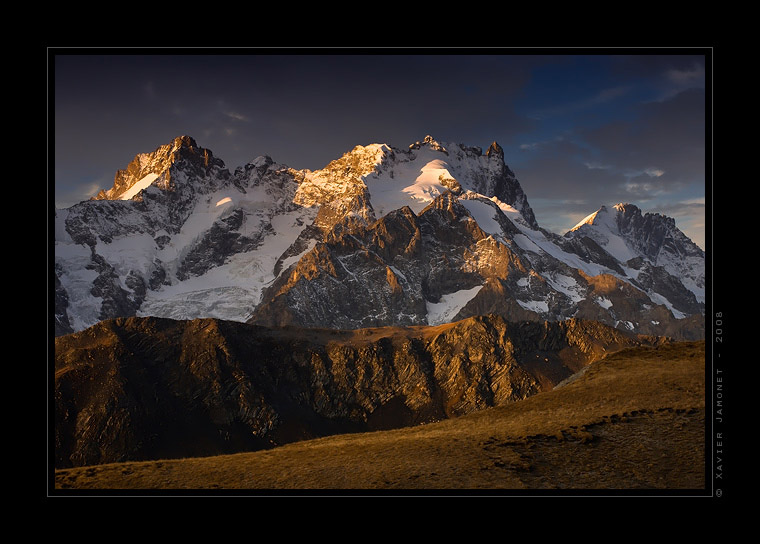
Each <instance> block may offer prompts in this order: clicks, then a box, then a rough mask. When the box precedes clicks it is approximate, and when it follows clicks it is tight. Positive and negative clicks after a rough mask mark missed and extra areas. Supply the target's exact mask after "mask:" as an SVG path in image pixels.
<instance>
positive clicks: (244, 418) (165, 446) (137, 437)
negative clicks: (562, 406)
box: [54, 316, 645, 467]
mask: <svg viewBox="0 0 760 544" xmlns="http://www.w3.org/2000/svg"><path fill="white" fill-rule="evenodd" d="M642 341H645V339H643V338H638V337H635V336H632V335H627V334H624V333H622V332H621V331H617V330H615V329H612V328H610V327H606V326H604V325H601V324H599V323H593V322H583V321H579V320H568V321H565V322H561V323H548V322H546V323H537V322H520V323H508V322H506V321H504V320H503V319H502V318H500V317H497V316H486V317H475V318H470V319H466V320H463V321H460V322H457V323H451V324H446V325H441V326H437V327H413V328H380V329H364V330H359V331H338V330H326V329H307V330H302V329H293V328H264V327H259V326H254V325H246V324H242V323H234V322H228V321H219V320H212V319H203V320H194V321H174V320H168V319H158V318H128V319H115V320H107V321H103V322H101V323H99V324H97V325H96V326H94V327H91V328H89V329H87V330H84V331H82V332H79V333H74V334H70V335H67V336H62V337H59V338H57V339H56V342H55V392H54V399H55V425H54V428H55V464H56V466H57V467H66V466H82V465H91V464H99V463H108V462H116V461H126V460H139V459H156V458H169V457H188V456H196V455H213V454H218V453H225V452H227V453H229V452H235V451H249V450H254V449H261V448H267V447H271V446H275V445H279V444H284V443H287V442H292V441H295V440H300V439H305V438H311V437H316V436H324V435H327V434H333V433H345V432H352V431H366V430H376V429H388V428H393V427H399V426H404V425H412V424H418V423H424V422H429V421H433V420H437V419H441V418H446V417H452V416H457V415H462V414H465V413H469V412H472V411H475V410H479V409H482V408H485V407H488V406H494V405H500V404H505V403H509V402H513V401H516V400H520V399H524V398H526V397H529V396H531V395H533V394H535V393H537V392H539V391H542V390H547V389H550V388H551V387H553V385H555V384H557V383H559V382H560V381H561V380H564V379H565V378H567V377H568V376H570V375H571V374H572V373H574V372H575V371H577V370H579V369H580V368H582V367H583V366H584V365H586V364H588V363H589V362H591V361H593V360H596V359H598V358H600V357H601V356H603V355H604V354H606V353H609V352H611V351H614V350H617V349H620V348H622V347H625V346H631V345H636V344H639V343H641V342H642Z"/></svg>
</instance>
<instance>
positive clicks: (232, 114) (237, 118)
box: [224, 111, 248, 122]
mask: <svg viewBox="0 0 760 544" xmlns="http://www.w3.org/2000/svg"><path fill="white" fill-rule="evenodd" d="M224 115H226V116H227V117H229V118H230V119H234V120H235V121H245V122H248V118H247V117H246V116H245V115H243V114H242V113H238V112H236V111H226V112H224Z"/></svg>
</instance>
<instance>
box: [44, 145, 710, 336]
mask: <svg viewBox="0 0 760 544" xmlns="http://www.w3.org/2000/svg"><path fill="white" fill-rule="evenodd" d="M54 225H55V240H54V242H55V249H54V253H55V264H54V267H55V268H54V278H53V281H54V318H55V324H54V329H55V334H56V336H60V335H66V334H70V333H74V332H78V331H83V330H85V329H87V328H88V327H92V326H93V325H95V324H96V323H98V322H101V321H103V320H108V319H111V318H117V317H130V316H137V317H148V316H152V317H158V318H171V319H175V320H191V319H198V318H214V319H219V320H228V321H237V322H247V323H249V324H252V325H258V326H266V327H282V326H290V327H306V328H315V327H317V328H323V329H362V328H367V327H388V326H392V327H409V326H420V325H433V326H435V325H441V324H445V323H449V322H454V321H458V320H462V319H466V318H470V317H473V316H479V315H485V314H493V315H498V316H502V317H503V318H504V319H506V320H508V321H533V322H545V321H549V322H560V321H564V320H567V319H571V318H574V319H579V320H593V321H598V322H601V323H604V324H606V325H608V326H611V327H615V328H617V329H620V330H622V331H626V332H631V333H636V334H644V335H654V336H669V337H671V338H674V339H689V340H693V339H701V338H704V312H705V254H704V252H703V251H702V250H701V249H700V248H699V247H698V246H697V245H696V244H694V243H693V242H692V241H691V240H690V239H689V238H688V237H687V236H686V235H685V234H684V233H683V232H681V231H680V230H679V229H678V228H677V227H676V225H675V221H674V220H673V219H672V218H669V217H666V216H663V215H660V214H653V213H642V211H641V210H640V209H639V208H638V207H637V206H635V205H634V204H630V203H619V204H615V205H609V204H605V205H602V206H601V207H600V208H599V209H598V210H597V211H595V212H593V213H591V214H590V215H589V216H588V217H586V218H585V219H584V220H583V221H581V222H580V223H579V224H578V225H576V226H575V227H574V228H573V229H571V230H570V231H568V232H567V233H565V234H564V235H559V234H556V233H553V232H550V231H548V230H546V229H544V228H542V227H541V226H540V225H539V224H538V222H537V220H536V217H535V215H534V213H533V210H532V209H531V207H530V204H529V202H528V198H527V196H526V194H525V192H524V191H523V188H522V187H521V185H520V183H519V181H518V180H517V178H516V176H515V174H514V173H513V172H512V170H511V169H510V168H509V167H508V166H507V164H506V163H505V160H504V151H503V150H502V148H501V147H500V146H499V145H498V144H497V143H496V142H494V143H493V144H491V145H490V146H489V148H488V149H487V150H486V151H485V153H484V152H483V150H482V149H481V148H478V147H470V146H466V145H462V144H457V143H440V142H438V141H436V140H435V139H433V138H432V137H430V136H427V137H426V138H424V139H423V140H421V141H418V142H415V143H413V144H411V145H410V146H409V147H408V148H407V149H398V148H394V147H391V146H389V145H386V144H371V145H367V146H361V145H360V146H356V147H355V148H354V149H352V150H350V151H348V152H347V153H345V154H344V155H343V156H342V157H340V158H338V159H336V160H334V161H332V162H330V163H329V164H328V165H326V166H325V167H324V168H322V169H320V170H314V171H311V170H297V169H293V168H290V167H288V166H286V165H282V164H278V163H276V162H275V161H274V160H273V159H272V158H271V157H268V156H261V157H258V158H256V159H255V160H253V161H252V162H251V163H249V164H247V165H245V166H243V167H238V168H237V169H235V170H234V171H230V170H229V169H228V168H227V167H226V166H225V164H224V162H223V161H222V160H221V159H219V158H218V157H216V156H215V155H214V154H213V152H212V151H211V150H209V149H205V148H202V147H200V146H199V145H198V144H197V143H196V141H195V140H194V139H193V138H191V137H189V136H182V137H179V138H176V139H174V140H173V141H172V142H170V143H169V144H166V145H163V146H161V147H159V148H158V149H156V150H155V151H153V152H149V153H140V154H138V155H137V156H136V157H135V158H134V160H132V162H130V163H129V164H128V165H127V167H126V168H125V169H124V170H119V171H118V172H117V173H116V175H115V179H114V184H113V187H111V188H110V189H108V190H105V191H101V192H100V193H99V194H98V195H97V196H96V197H94V198H93V199H91V200H88V201H83V202H80V203H79V204H76V205H74V206H71V207H69V208H66V209H56V210H55V219H54Z"/></svg>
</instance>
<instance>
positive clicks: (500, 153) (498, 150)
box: [486, 141, 504, 162]
mask: <svg viewBox="0 0 760 544" xmlns="http://www.w3.org/2000/svg"><path fill="white" fill-rule="evenodd" d="M486 156H487V157H492V156H493V157H496V158H497V159H499V160H501V161H502V162H504V150H503V149H502V147H501V146H500V145H499V144H498V143H496V142H495V141H494V142H492V143H491V145H489V146H488V151H486Z"/></svg>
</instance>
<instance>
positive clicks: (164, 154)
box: [93, 135, 225, 200]
mask: <svg viewBox="0 0 760 544" xmlns="http://www.w3.org/2000/svg"><path fill="white" fill-rule="evenodd" d="M181 161H185V162H186V163H187V164H188V165H189V167H190V168H193V169H194V170H198V171H207V170H208V169H209V168H212V167H216V168H218V169H220V170H223V169H225V166H224V162H222V160H221V159H218V158H216V157H214V155H213V153H212V152H211V150H210V149H206V148H203V147H200V146H199V145H198V144H197V143H196V141H195V139H194V138H192V137H191V136H187V135H182V136H178V137H176V138H174V139H173V140H172V141H171V143H169V144H164V145H161V146H159V147H157V148H156V149H155V150H153V151H151V152H148V153H138V154H137V155H136V156H135V158H134V159H132V162H130V163H129V165H127V168H125V169H124V170H118V171H117V172H116V175H115V177H114V183H113V186H112V187H111V188H110V189H108V190H101V191H100V192H99V193H98V194H97V195H96V196H95V197H93V200H130V199H132V198H134V197H135V196H136V195H137V194H138V193H140V191H142V190H143V189H145V188H147V187H149V186H150V185H154V184H157V183H158V184H160V185H161V186H163V187H168V186H169V178H170V177H171V175H167V173H168V172H169V170H170V168H172V166H174V165H175V164H177V163H179V162H181Z"/></svg>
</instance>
